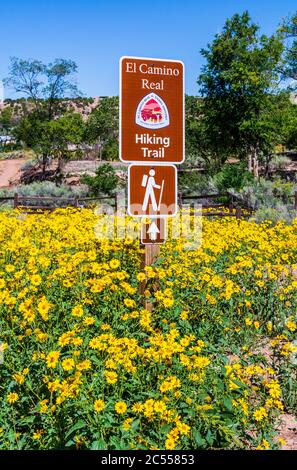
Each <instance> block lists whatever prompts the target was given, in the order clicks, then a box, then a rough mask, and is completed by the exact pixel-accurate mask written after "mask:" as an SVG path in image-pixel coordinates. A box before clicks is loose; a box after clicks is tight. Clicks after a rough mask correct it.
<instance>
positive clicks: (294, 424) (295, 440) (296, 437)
mask: <svg viewBox="0 0 297 470" xmlns="http://www.w3.org/2000/svg"><path fill="white" fill-rule="evenodd" d="M281 419H282V424H281V425H280V427H279V431H280V433H279V436H278V437H281V438H282V439H284V440H285V441H286V444H285V445H284V446H283V447H282V450H297V421H296V418H295V417H294V416H293V415H290V414H283V415H282V416H281Z"/></svg>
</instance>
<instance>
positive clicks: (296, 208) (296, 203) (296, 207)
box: [294, 191, 297, 210]
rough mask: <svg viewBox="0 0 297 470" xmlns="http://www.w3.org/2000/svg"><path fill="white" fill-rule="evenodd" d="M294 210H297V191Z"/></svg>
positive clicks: (296, 192)
mask: <svg viewBox="0 0 297 470" xmlns="http://www.w3.org/2000/svg"><path fill="white" fill-rule="evenodd" d="M294 207H295V210H297V191H295V203H294Z"/></svg>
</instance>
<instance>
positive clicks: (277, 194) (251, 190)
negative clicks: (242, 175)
mask: <svg viewBox="0 0 297 470" xmlns="http://www.w3.org/2000/svg"><path fill="white" fill-rule="evenodd" d="M294 191H295V185H294V184H293V183H289V182H287V181H283V180H282V179H280V178H278V179H276V180H272V181H270V180H265V179H264V178H259V179H258V180H255V181H252V182H251V183H250V184H248V185H246V186H244V187H243V188H241V190H240V191H238V192H236V191H235V192H234V195H235V196H236V197H237V198H238V199H239V200H241V201H242V202H243V203H244V204H245V205H247V206H249V207H251V208H252V209H254V210H257V209H260V208H263V207H265V208H275V209H277V208H278V207H279V205H280V204H286V205H288V206H289V208H290V206H292V202H293V201H292V196H293V195H294ZM277 212H280V211H279V210H277Z"/></svg>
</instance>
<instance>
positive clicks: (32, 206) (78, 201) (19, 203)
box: [0, 193, 118, 212]
mask: <svg viewBox="0 0 297 470" xmlns="http://www.w3.org/2000/svg"><path fill="white" fill-rule="evenodd" d="M103 201H110V203H109V205H111V206H113V207H114V209H115V211H117V209H118V202H117V196H116V195H115V196H105V197H80V196H75V197H72V198H66V197H56V196H20V195H18V194H17V193H15V194H14V195H13V196H7V197H0V205H1V204H3V203H4V204H5V203H7V202H10V203H11V205H12V207H13V208H14V209H19V210H21V211H22V212H36V211H53V210H55V209H59V208H63V207H77V208H79V207H88V206H90V205H92V203H95V204H96V203H98V202H99V203H102V202H103Z"/></svg>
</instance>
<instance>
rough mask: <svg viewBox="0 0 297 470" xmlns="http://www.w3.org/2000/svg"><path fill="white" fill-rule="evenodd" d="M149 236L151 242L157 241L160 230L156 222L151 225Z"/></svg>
mask: <svg viewBox="0 0 297 470" xmlns="http://www.w3.org/2000/svg"><path fill="white" fill-rule="evenodd" d="M147 233H148V236H149V238H150V240H152V241H156V240H157V234H158V233H160V230H159V229H158V227H157V225H156V223H155V222H152V223H151V225H150V226H149V229H148V231H147Z"/></svg>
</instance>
